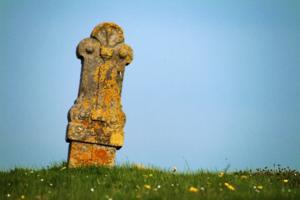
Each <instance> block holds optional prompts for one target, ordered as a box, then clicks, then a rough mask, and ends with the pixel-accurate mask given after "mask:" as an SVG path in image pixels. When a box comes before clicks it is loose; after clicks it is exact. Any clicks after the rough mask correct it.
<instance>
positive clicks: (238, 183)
mask: <svg viewBox="0 0 300 200" xmlns="http://www.w3.org/2000/svg"><path fill="white" fill-rule="evenodd" d="M174 171H175V170H174ZM174 171H168V170H161V169H156V168H144V167H141V166H136V165H124V166H116V167H113V168H106V167H89V168H77V169H67V168H66V167H65V164H62V165H57V166H52V167H48V168H44V169H22V168H15V169H13V170H10V171H0V199H1V200H2V199H3V200H5V199H33V200H34V199H36V200H38V199H45V200H48V199H55V200H58V199H64V200H67V199H80V200H88V199H106V200H109V199H114V200H116V199H172V200H176V199H180V200H182V199H220V200H223V199H300V173H299V172H298V171H295V170H291V169H289V168H287V169H286V168H285V169H281V168H276V169H266V168H265V169H257V170H255V171H251V170H248V171H238V172H230V173H224V172H210V171H197V172H185V173H179V172H174Z"/></svg>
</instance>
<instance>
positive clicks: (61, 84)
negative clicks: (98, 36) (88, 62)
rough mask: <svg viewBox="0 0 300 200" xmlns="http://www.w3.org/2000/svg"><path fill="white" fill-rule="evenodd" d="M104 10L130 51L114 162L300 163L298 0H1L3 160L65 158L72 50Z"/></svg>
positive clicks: (74, 72) (37, 162) (73, 87)
mask: <svg viewBox="0 0 300 200" xmlns="http://www.w3.org/2000/svg"><path fill="white" fill-rule="evenodd" d="M104 21H112V22H116V23H117V24H119V25H120V26H121V27H122V28H123V29H124V32H125V37H126V43H127V44H129V45H131V46H132V48H133V49H134V53H135V58H134V61H133V62H132V64H130V65H129V66H128V68H127V69H126V74H125V80H124V86H123V92H122V95H123V96H122V103H123V109H124V111H125V113H126V115H127V123H126V128H125V131H126V133H125V134H126V136H125V145H124V147H123V148H122V149H121V150H120V151H118V153H117V161H118V163H124V162H127V161H129V162H135V163H143V164H145V165H148V164H150V165H154V166H158V167H163V168H168V167H172V166H177V168H179V169H182V170H186V169H189V168H190V169H199V168H202V169H211V170H215V169H218V170H222V169H224V168H225V167H226V166H227V165H228V164H230V169H233V170H234V169H245V168H256V167H264V166H269V167H271V166H272V165H273V164H274V163H276V164H281V165H283V166H290V167H292V168H296V169H300V2H299V1H296V0H295V1H292V0H291V1H289V0H282V1H276V0H264V1H261V0H252V1H240V0H236V1H233V0H229V1H212V0H206V1H196V0H195V1H187V0H181V1H178V0H172V1H164V0H159V1H158V0H157V1H138V0H136V1H121V0H120V1H114V0H107V1H100V0H95V1H88V0H84V1H75V0H72V1H71V0H70V1H60V0H51V1H50V0H49V1H40V0H26V1H25V0H24V1H22V0H20V1H17V0H1V3H0V62H1V65H0V92H1V94H0V113H1V114H0V169H5V168H6V169H7V168H11V167H14V166H34V167H41V166H46V165H48V164H50V163H52V162H55V161H63V160H66V158H67V150H68V144H67V143H66V142H65V130H66V125H67V112H68V110H69V108H70V107H71V106H72V105H73V102H74V100H75V99H76V96H77V91H78V85H79V78H80V66H81V64H80V60H78V59H77V58H76V55H75V49H76V46H77V44H78V43H79V41H80V40H82V39H83V38H86V37H88V36H89V34H90V32H91V31H92V29H93V27H94V26H95V25H97V24H98V23H100V22H104Z"/></svg>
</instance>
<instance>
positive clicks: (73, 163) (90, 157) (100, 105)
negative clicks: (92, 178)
mask: <svg viewBox="0 0 300 200" xmlns="http://www.w3.org/2000/svg"><path fill="white" fill-rule="evenodd" d="M77 56H78V58H80V59H81V61H82V71H81V80H80V87H79V93H78V97H77V99H76V101H75V103H74V105H73V106H72V108H71V109H70V111H69V115H68V120H69V123H68V128H67V137H66V140H67V142H69V143H70V145H69V156H68V166H69V167H78V166H87V165H114V160H115V153H116V150H117V149H119V148H121V147H122V145H123V142H124V130H123V129H124V125H125V113H124V112H123V111H122V105H121V91H122V82H123V77H124V71H125V66H126V65H128V64H129V63H130V62H131V61H132V58H133V52H132V49H131V48H130V47H129V46H128V45H126V44H124V35H123V31H122V29H121V28H120V27H119V26H118V25H116V24H114V23H102V24H99V25H97V26H96V27H95V28H94V30H93V31H92V33H91V37H89V38H86V39H84V40H82V41H81V42H80V43H79V45H78V46H77Z"/></svg>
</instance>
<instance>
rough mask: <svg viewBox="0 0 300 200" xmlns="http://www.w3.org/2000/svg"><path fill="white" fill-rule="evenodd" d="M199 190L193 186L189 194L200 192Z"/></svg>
mask: <svg viewBox="0 0 300 200" xmlns="http://www.w3.org/2000/svg"><path fill="white" fill-rule="evenodd" d="M198 191H199V190H198V188H195V187H193V186H191V187H190V188H189V192H198Z"/></svg>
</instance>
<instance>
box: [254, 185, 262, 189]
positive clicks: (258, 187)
mask: <svg viewBox="0 0 300 200" xmlns="http://www.w3.org/2000/svg"><path fill="white" fill-rule="evenodd" d="M256 188H257V189H260V190H262V189H263V188H264V187H263V186H262V185H258V186H256Z"/></svg>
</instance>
